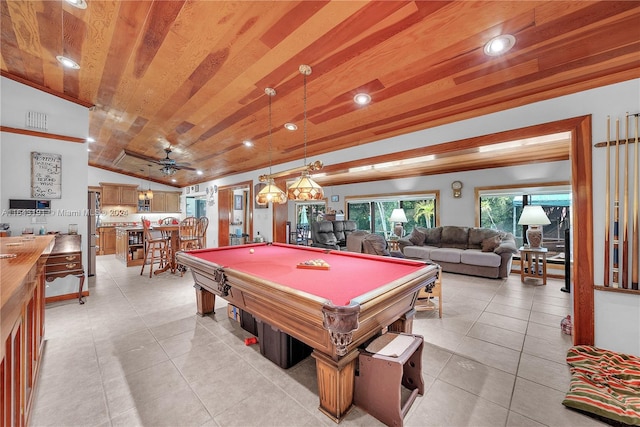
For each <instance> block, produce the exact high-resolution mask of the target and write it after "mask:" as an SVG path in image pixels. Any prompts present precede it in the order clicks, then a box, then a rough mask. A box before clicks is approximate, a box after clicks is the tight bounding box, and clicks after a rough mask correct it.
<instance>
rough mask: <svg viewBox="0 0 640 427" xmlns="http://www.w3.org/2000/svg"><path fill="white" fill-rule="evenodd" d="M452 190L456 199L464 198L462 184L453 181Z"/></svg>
mask: <svg viewBox="0 0 640 427" xmlns="http://www.w3.org/2000/svg"><path fill="white" fill-rule="evenodd" d="M451 189H452V190H453V197H455V198H456V199H459V198H460V197H462V182H460V181H453V182H452V183H451Z"/></svg>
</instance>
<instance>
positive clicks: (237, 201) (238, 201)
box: [233, 194, 242, 211]
mask: <svg viewBox="0 0 640 427" xmlns="http://www.w3.org/2000/svg"><path fill="white" fill-rule="evenodd" d="M233 209H235V210H237V211H241V210H242V195H240V194H236V195H235V196H233Z"/></svg>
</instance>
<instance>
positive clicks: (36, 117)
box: [26, 111, 47, 130]
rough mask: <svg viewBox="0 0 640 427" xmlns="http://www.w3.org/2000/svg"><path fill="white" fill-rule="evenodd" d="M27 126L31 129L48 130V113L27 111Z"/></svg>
mask: <svg viewBox="0 0 640 427" xmlns="http://www.w3.org/2000/svg"><path fill="white" fill-rule="evenodd" d="M26 126H27V127H28V128H29V129H38V130H47V115H46V114H45V113H36V112H35V111H27V120H26Z"/></svg>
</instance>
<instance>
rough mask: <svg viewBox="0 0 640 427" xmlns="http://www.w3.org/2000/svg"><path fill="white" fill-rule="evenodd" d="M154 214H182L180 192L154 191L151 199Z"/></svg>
mask: <svg viewBox="0 0 640 427" xmlns="http://www.w3.org/2000/svg"><path fill="white" fill-rule="evenodd" d="M151 212H152V213H178V212H180V192H178V191H154V192H153V199H151Z"/></svg>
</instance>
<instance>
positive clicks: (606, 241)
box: [604, 116, 611, 287]
mask: <svg viewBox="0 0 640 427" xmlns="http://www.w3.org/2000/svg"><path fill="white" fill-rule="evenodd" d="M610 132H611V117H609V116H607V163H606V166H605V169H606V179H605V182H606V183H605V187H606V191H605V199H604V286H605V287H609V276H610V271H609V258H610V254H609V251H610V247H611V242H609V236H610V235H611V230H609V223H610V219H609V213H610V210H611V206H610V203H611V195H610V194H609V193H610V192H611V170H610V169H611V154H610V153H611V146H610V141H611V138H610Z"/></svg>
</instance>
